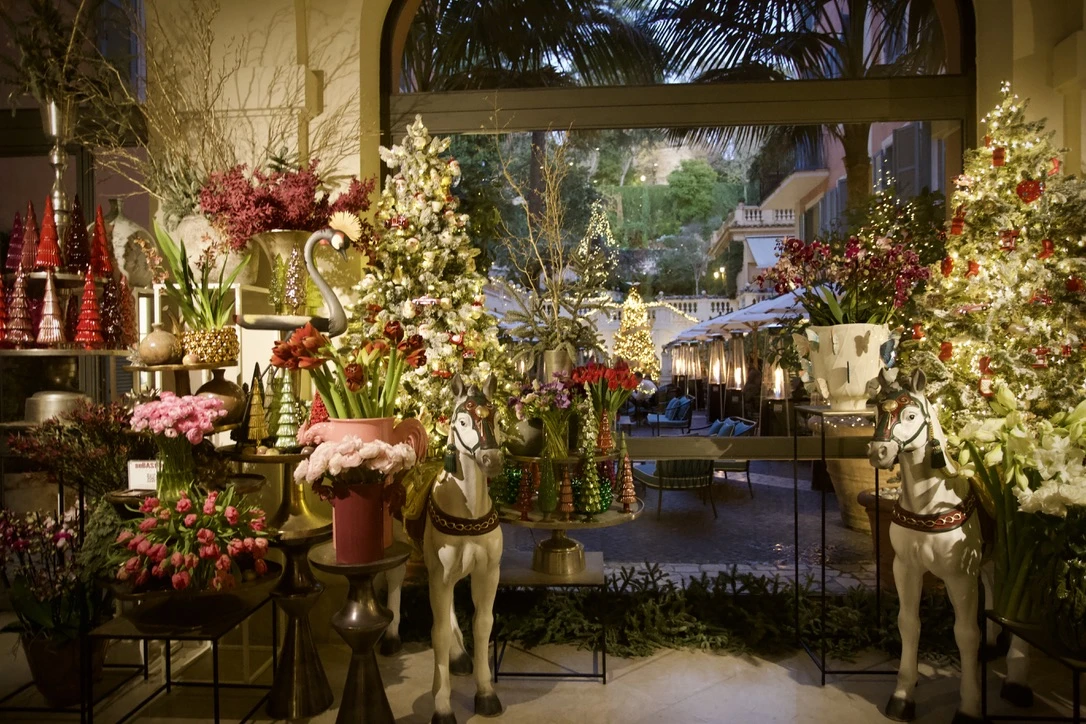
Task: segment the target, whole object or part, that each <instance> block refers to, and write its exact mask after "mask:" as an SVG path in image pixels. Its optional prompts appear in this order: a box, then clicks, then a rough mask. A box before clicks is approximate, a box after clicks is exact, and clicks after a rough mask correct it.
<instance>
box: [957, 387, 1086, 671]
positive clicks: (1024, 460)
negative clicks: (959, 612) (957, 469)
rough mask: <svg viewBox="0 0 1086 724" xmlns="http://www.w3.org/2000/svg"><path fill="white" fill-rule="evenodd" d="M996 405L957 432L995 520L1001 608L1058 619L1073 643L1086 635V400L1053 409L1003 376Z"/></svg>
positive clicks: (965, 467)
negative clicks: (1047, 413) (1025, 397)
mask: <svg viewBox="0 0 1086 724" xmlns="http://www.w3.org/2000/svg"><path fill="white" fill-rule="evenodd" d="M989 405H990V407H991V410H992V412H993V413H994V414H995V416H994V417H991V418H988V419H981V420H975V421H973V422H970V423H968V424H966V425H965V426H964V427H963V428H962V429H961V430H959V431H958V434H957V435H956V436H952V437H951V438H950V442H951V444H952V445H955V446H958V447H960V453H959V463H960V466H961V468H962V474H964V475H972V476H974V477H973V480H974V489H975V490H976V491H977V493H978V495H979V496H980V499H981V502H982V503H983V504H984V507H985V509H986V510H987V511H988V513H989V514H990V515H991V516H992V517H993V519H994V520H995V525H996V539H995V546H994V548H993V552H992V555H993V559H994V562H995V578H994V589H995V591H994V600H993V601H992V608H993V610H994V611H996V612H997V613H998V614H1000V615H1001V616H1003V617H1005V618H1007V619H1010V620H1012V621H1022V622H1043V623H1045V624H1048V625H1050V626H1051V627H1052V629H1053V634H1054V635H1055V636H1057V637H1058V638H1059V639H1060V640H1063V641H1065V642H1066V643H1067V644H1069V645H1070V644H1072V643H1073V642H1078V643H1080V644H1081V643H1086V638H1084V636H1083V633H1084V632H1083V630H1082V627H1081V617H1082V610H1081V602H1082V601H1083V600H1086V598H1083V593H1084V589H1083V588H1082V586H1083V579H1082V576H1081V570H1082V568H1081V562H1082V557H1083V551H1084V549H1083V523H1082V521H1083V515H1084V513H1086V466H1084V465H1083V461H1084V460H1086V438H1084V436H1083V433H1084V428H1086V402H1081V403H1079V405H1078V406H1077V407H1075V408H1074V409H1072V410H1065V411H1062V412H1058V413H1056V414H1055V415H1053V416H1051V417H1048V418H1046V417H1041V416H1039V415H1036V414H1033V413H1030V412H1028V411H1026V410H1024V409H1022V405H1020V404H1019V402H1018V400H1016V399H1015V397H1014V395H1013V394H1012V393H1011V391H1010V388H1009V387H1007V386H1005V385H999V386H997V389H996V392H995V395H994V397H993V398H992V399H991V400H990V401H989ZM1046 603H1047V604H1048V605H1047V607H1046V605H1045V604H1046ZM1068 616H1070V617H1071V618H1068ZM1075 617H1077V619H1076V618H1075ZM1080 653H1081V650H1080Z"/></svg>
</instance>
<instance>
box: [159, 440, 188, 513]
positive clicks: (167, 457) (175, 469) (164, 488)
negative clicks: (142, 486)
mask: <svg viewBox="0 0 1086 724" xmlns="http://www.w3.org/2000/svg"><path fill="white" fill-rule="evenodd" d="M155 442H156V443H157V444H158V497H159V499H161V500H166V499H171V500H176V499H178V498H180V497H181V491H183V490H188V489H189V486H190V485H192V481H193V479H194V478H195V477H196V461H195V459H193V457H192V443H190V442H189V441H188V440H187V439H186V438H185V437H183V436H178V437H166V436H165V435H155Z"/></svg>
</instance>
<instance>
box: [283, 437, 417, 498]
mask: <svg viewBox="0 0 1086 724" xmlns="http://www.w3.org/2000/svg"><path fill="white" fill-rule="evenodd" d="M415 462H416V459H415V448H414V447H412V446H411V445H410V444H409V443H406V442H401V443H398V444H396V445H392V444H390V443H387V442H384V441H383V440H374V441H373V442H363V441H362V439H361V438H359V437H356V436H353V435H348V436H347V437H345V438H343V439H342V440H340V441H338V442H323V443H321V444H320V445H318V446H317V447H316V449H315V450H314V451H313V453H312V454H311V455H310V456H309V459H307V460H303V461H302V462H300V463H298V466H297V467H296V468H295V469H294V479H295V480H296V481H297V482H299V483H300V482H302V481H303V480H304V481H306V482H308V483H309V484H310V485H312V486H313V491H314V492H316V493H317V494H318V495H320V496H321V498H324V499H328V498H340V499H342V498H346V497H347V495H348V488H349V487H350V486H352V485H357V484H360V483H370V484H381V483H384V482H385V481H386V480H388V478H389V476H391V475H395V474H396V473H399V472H402V471H404V470H409V469H411V468H413V467H415Z"/></svg>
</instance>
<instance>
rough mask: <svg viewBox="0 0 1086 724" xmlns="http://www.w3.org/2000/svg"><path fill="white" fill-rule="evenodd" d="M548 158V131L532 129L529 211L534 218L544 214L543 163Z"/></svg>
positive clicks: (529, 168)
mask: <svg viewBox="0 0 1086 724" xmlns="http://www.w3.org/2000/svg"><path fill="white" fill-rule="evenodd" d="M546 160H547V132H546V131H532V156H531V161H530V162H529V164H528V213H529V214H531V217H532V218H533V219H538V218H539V217H540V216H541V215H542V214H543V191H544V189H543V164H544V163H545V162H546Z"/></svg>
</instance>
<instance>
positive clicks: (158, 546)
mask: <svg viewBox="0 0 1086 724" xmlns="http://www.w3.org/2000/svg"><path fill="white" fill-rule="evenodd" d="M139 512H140V513H143V517H142V518H136V519H135V520H132V521H126V522H125V524H124V525H125V529H124V530H122V531H121V533H120V535H118V536H117V540H116V543H115V545H114V553H113V556H112V557H111V560H112V562H113V564H114V565H115V566H116V570H117V572H116V577H117V580H118V581H122V582H126V583H128V584H129V585H131V586H132V588H133V590H136V591H143V590H149V589H154V588H173V589H175V590H178V591H181V590H185V589H188V588H191V589H193V590H196V591H204V590H216V591H222V590H227V589H230V588H233V587H234V586H235V585H237V583H238V582H239V581H247V580H252V579H254V578H257V577H259V576H263V575H264V574H266V573H267V572H268V564H267V562H266V561H265V560H264V557H265V556H266V555H267V552H268V538H267V536H268V532H267V530H265V528H266V522H265V518H264V511H263V510H261V509H260V508H257V507H256V506H253V505H251V504H249V503H246V502H245V500H244V499H242V498H241V496H239V495H237V494H236V493H235V491H234V489H233V488H228V489H227V490H226V491H225V492H221V493H220V492H219V491H214V490H213V491H211V492H210V493H207V494H206V495H205V494H204V493H203V492H201V491H200V490H199V489H198V488H196V487H190V488H189V489H188V490H185V491H182V492H181V497H180V498H178V499H177V500H176V501H173V502H166V501H164V500H161V499H159V498H157V497H154V496H151V497H148V498H145V499H144V501H143V503H142V504H141V505H140V507H139Z"/></svg>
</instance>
